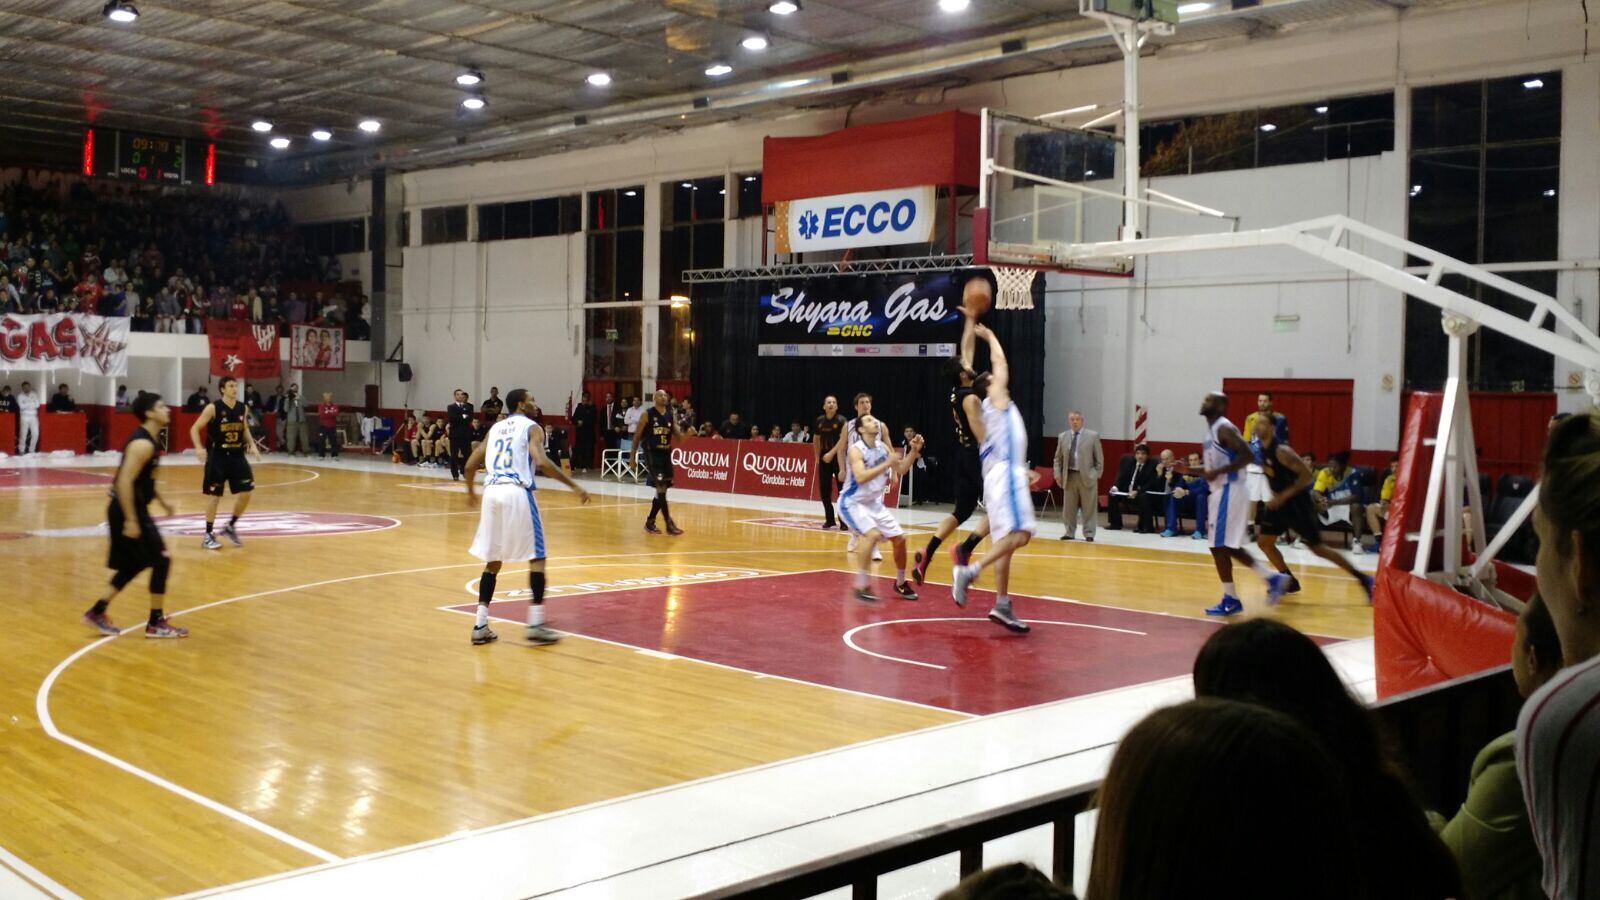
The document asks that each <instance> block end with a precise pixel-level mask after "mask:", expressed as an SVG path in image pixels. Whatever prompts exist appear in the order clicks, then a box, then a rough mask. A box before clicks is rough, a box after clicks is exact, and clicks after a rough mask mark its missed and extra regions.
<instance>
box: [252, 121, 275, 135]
mask: <svg viewBox="0 0 1600 900" xmlns="http://www.w3.org/2000/svg"><path fill="white" fill-rule="evenodd" d="M250 128H251V130H253V131H259V132H261V133H262V134H266V133H267V132H269V131H271V130H272V123H271V122H268V121H267V120H266V119H257V120H255V121H254V122H251V123H250Z"/></svg>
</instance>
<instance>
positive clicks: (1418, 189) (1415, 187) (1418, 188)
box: [1411, 184, 1422, 197]
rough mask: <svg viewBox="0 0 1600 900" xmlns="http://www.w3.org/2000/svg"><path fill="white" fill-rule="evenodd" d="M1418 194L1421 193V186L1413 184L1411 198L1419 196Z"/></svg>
mask: <svg viewBox="0 0 1600 900" xmlns="http://www.w3.org/2000/svg"><path fill="white" fill-rule="evenodd" d="M1420 193H1422V185H1420V184H1413V185H1412V186H1411V196H1413V197H1415V196H1416V195H1418V194H1420Z"/></svg>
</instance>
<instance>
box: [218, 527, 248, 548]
mask: <svg viewBox="0 0 1600 900" xmlns="http://www.w3.org/2000/svg"><path fill="white" fill-rule="evenodd" d="M222 536H223V537H225V538H227V539H228V543H230V544H232V545H234V546H235V547H243V546H244V541H241V540H239V531H238V529H236V528H234V527H233V526H232V525H229V526H227V527H225V528H223V529H222Z"/></svg>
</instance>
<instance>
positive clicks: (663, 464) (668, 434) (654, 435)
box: [631, 391, 689, 535]
mask: <svg viewBox="0 0 1600 900" xmlns="http://www.w3.org/2000/svg"><path fill="white" fill-rule="evenodd" d="M669 399H670V396H669V395H668V394H667V392H666V391H656V396H655V404H654V405H652V406H650V407H647V408H646V409H645V411H644V415H642V416H640V417H639V425H638V427H637V428H635V429H634V432H633V458H632V460H631V461H632V463H633V465H634V466H638V465H639V451H640V450H643V451H644V453H645V467H646V471H648V472H649V473H650V475H649V478H648V479H647V480H646V481H645V483H646V484H648V485H650V486H651V487H653V488H655V489H656V499H655V502H653V503H651V504H650V518H648V519H645V520H644V530H645V531H648V532H650V533H651V534H660V533H661V529H659V528H657V527H656V513H660V514H661V516H662V518H664V519H666V520H667V534H673V535H677V534H683V529H682V528H679V527H678V523H676V522H674V521H672V510H671V509H669V508H668V507H667V489H668V488H670V487H672V439H673V438H675V437H676V438H686V437H688V436H689V432H688V431H686V430H684V428H683V426H682V425H680V424H679V423H678V417H677V415H676V414H675V413H674V412H673V411H672V410H671V409H668V408H667V401H668V400H669Z"/></svg>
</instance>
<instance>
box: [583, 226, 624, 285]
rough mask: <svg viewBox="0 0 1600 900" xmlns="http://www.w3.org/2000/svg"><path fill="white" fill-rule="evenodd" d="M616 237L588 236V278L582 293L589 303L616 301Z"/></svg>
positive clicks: (606, 235)
mask: <svg viewBox="0 0 1600 900" xmlns="http://www.w3.org/2000/svg"><path fill="white" fill-rule="evenodd" d="M616 273H617V236H616V235H614V234H591V235H589V253H588V278H587V285H586V289H585V291H584V293H585V299H587V300H589V301H590V302H604V301H607V300H615V299H617V274H616Z"/></svg>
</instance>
